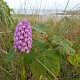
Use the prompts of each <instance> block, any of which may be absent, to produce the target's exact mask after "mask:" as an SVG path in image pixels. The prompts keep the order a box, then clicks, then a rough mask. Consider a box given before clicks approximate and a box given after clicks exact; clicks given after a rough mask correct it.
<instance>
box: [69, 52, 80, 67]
mask: <svg viewBox="0 0 80 80" xmlns="http://www.w3.org/2000/svg"><path fill="white" fill-rule="evenodd" d="M69 62H70V63H71V64H72V65H73V66H75V67H78V66H79V63H80V51H79V52H78V53H77V54H75V55H72V56H71V55H70V56H69Z"/></svg>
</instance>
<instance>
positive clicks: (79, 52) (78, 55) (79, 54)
mask: <svg viewBox="0 0 80 80" xmlns="http://www.w3.org/2000/svg"><path fill="white" fill-rule="evenodd" d="M76 55H77V56H76V57H77V61H78V62H80V50H79V51H78V54H76Z"/></svg>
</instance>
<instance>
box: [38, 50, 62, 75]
mask: <svg viewBox="0 0 80 80" xmlns="http://www.w3.org/2000/svg"><path fill="white" fill-rule="evenodd" d="M39 59H40V60H41V62H42V63H43V64H44V65H45V66H46V67H47V68H48V69H49V70H50V71H51V72H52V73H53V74H54V75H55V76H58V74H59V71H60V65H59V62H60V60H61V56H60V54H59V52H58V51H56V50H53V49H47V50H45V51H44V52H43V55H42V56H41V57H40V58H39Z"/></svg>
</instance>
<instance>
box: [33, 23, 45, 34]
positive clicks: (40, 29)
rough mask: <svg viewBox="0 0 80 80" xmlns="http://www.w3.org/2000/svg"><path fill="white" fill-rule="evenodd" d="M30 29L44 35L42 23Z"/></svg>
mask: <svg viewBox="0 0 80 80" xmlns="http://www.w3.org/2000/svg"><path fill="white" fill-rule="evenodd" d="M32 29H34V30H36V31H38V32H40V33H43V34H46V32H45V25H44V24H43V23H37V24H35V25H33V27H32Z"/></svg>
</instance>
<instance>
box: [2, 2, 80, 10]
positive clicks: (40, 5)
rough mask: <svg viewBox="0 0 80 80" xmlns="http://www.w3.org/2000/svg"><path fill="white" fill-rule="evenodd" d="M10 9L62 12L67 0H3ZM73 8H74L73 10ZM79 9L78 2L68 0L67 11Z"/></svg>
mask: <svg viewBox="0 0 80 80" xmlns="http://www.w3.org/2000/svg"><path fill="white" fill-rule="evenodd" d="M4 1H6V2H7V3H8V5H9V7H10V8H14V9H20V8H24V7H25V8H26V9H53V10H56V9H58V10H61V9H62V10H64V9H65V6H66V4H67V2H68V0H4ZM74 7H75V8H74ZM72 8H74V9H77V8H78V9H80V0H69V4H68V7H67V10H70V9H72Z"/></svg>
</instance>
